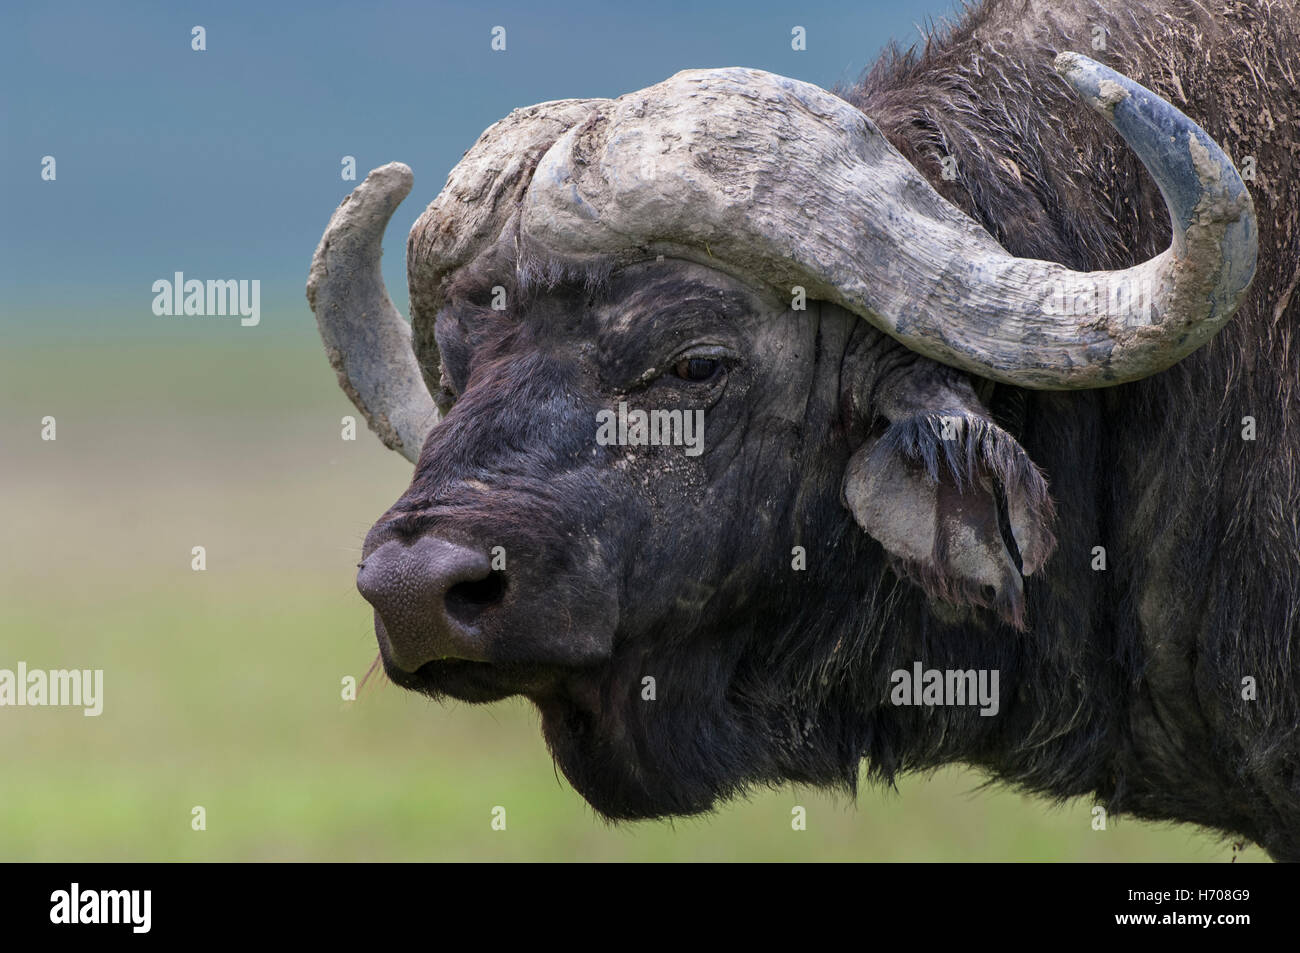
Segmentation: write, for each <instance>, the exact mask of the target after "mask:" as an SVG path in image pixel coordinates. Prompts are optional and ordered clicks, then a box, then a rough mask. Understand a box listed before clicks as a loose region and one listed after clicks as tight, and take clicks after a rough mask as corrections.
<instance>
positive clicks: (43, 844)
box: [0, 318, 1266, 862]
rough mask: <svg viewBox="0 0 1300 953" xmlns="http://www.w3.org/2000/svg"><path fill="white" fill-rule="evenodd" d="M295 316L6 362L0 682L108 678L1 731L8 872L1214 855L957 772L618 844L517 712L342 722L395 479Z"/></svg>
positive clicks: (676, 827) (380, 688)
mask: <svg viewBox="0 0 1300 953" xmlns="http://www.w3.org/2000/svg"><path fill="white" fill-rule="evenodd" d="M309 320H310V319H309V318H308V319H304V320H302V321H301V322H299V324H300V329H296V330H294V331H292V332H282V333H279V334H272V333H253V332H251V331H245V332H242V333H241V332H240V331H239V330H238V329H231V328H229V327H224V328H222V329H220V330H218V331H213V332H209V333H204V334H196V335H193V336H180V335H176V336H174V337H171V336H169V337H167V338H163V339H160V340H154V341H152V342H150V343H147V344H141V343H140V342H138V341H133V340H129V339H118V340H115V339H111V338H108V339H104V340H100V341H94V340H87V339H84V338H73V337H69V338H68V339H67V340H65V341H62V342H54V341H51V340H48V339H46V340H45V341H44V343H38V342H35V341H26V342H24V341H22V340H14V341H11V342H10V343H9V344H8V345H6V347H5V348H4V351H3V354H0V401H3V414H0V487H2V488H3V493H0V526H3V531H4V537H3V542H4V545H3V547H0V668H13V667H14V666H15V665H16V664H17V662H18V661H19V660H23V661H26V662H27V663H28V665H29V666H30V667H34V668H35V667H40V668H68V667H76V668H102V669H103V670H104V680H105V691H104V695H105V701H104V712H103V714H102V715H101V716H100V717H98V718H87V717H84V716H83V715H82V713H81V712H80V710H72V709H34V708H22V709H19V708H0V765H2V766H3V767H2V768H0V860H5V861H12V860H76V861H83V860H489V859H498V860H778V859H782V860H897V861H902V860H914V861H923V860H1087V861H1119V860H1124V861H1131V860H1193V861H1217V862H1226V861H1228V860H1230V859H1231V858H1232V850H1231V847H1230V846H1229V845H1227V844H1225V843H1224V842H1222V841H1221V840H1219V839H1218V838H1215V837H1213V836H1210V835H1207V834H1204V833H1199V832H1197V831H1195V830H1194V829H1192V828H1189V827H1173V826H1158V825H1150V824H1145V823H1141V822H1137V821H1133V820H1128V819H1118V820H1117V819H1114V818H1112V819H1111V820H1110V823H1109V825H1108V829H1107V830H1106V831H1094V830H1093V829H1092V826H1091V821H1092V815H1091V813H1090V809H1091V807H1092V805H1091V804H1090V803H1088V802H1086V801H1074V802H1071V803H1069V804H1067V805H1065V806H1063V807H1059V808H1058V807H1052V806H1050V805H1046V804H1044V803H1043V802H1041V801H1038V800H1036V799H1032V798H1026V797H1022V796H1020V795H1018V794H1015V793H1012V792H1008V791H1005V790H997V789H981V788H980V785H981V784H982V781H983V779H982V778H981V777H979V776H977V775H975V774H973V773H970V772H966V771H962V770H957V769H953V770H947V771H943V772H940V773H938V774H936V775H934V776H932V777H928V778H922V777H912V778H908V779H906V780H905V781H904V782H903V783H901V784H900V787H899V790H898V791H885V790H881V789H878V788H870V787H867V788H864V789H863V791H862V793H861V794H860V796H859V797H858V799H857V802H856V804H853V803H848V802H847V801H846V800H845V799H843V798H834V797H829V796H826V795H823V794H821V793H817V792H814V791H811V790H807V789H796V788H789V787H787V788H784V789H780V790H775V791H769V792H763V793H760V794H757V795H755V796H754V797H753V798H752V799H751V800H749V801H746V802H743V803H735V804H729V805H726V806H724V807H723V808H722V809H721V810H720V811H719V812H718V813H717V814H715V815H713V816H709V817H704V818H697V819H691V820H688V821H678V822H676V823H674V824H666V823H655V824H639V825H632V826H622V827H611V826H609V825H607V824H605V823H604V822H602V821H601V820H599V819H598V818H597V817H596V816H595V815H594V813H593V812H592V811H591V809H590V808H588V807H587V806H586V804H585V802H583V801H582V799H581V798H580V797H578V795H577V794H575V793H574V792H573V791H572V789H571V788H570V787H569V786H568V784H567V782H565V781H564V780H563V779H562V777H557V774H556V771H555V769H554V768H553V766H552V764H551V761H550V758H549V757H548V755H547V754H546V751H545V747H544V745H543V743H542V740H541V737H540V735H539V732H538V728H537V719H536V716H535V715H534V714H533V713H532V711H531V710H530V709H529V708H528V706H526V705H525V704H523V703H521V702H514V703H505V704H500V705H495V706H491V707H488V708H478V707H471V706H465V705H456V706H446V707H443V706H438V705H435V704H433V703H430V702H427V701H424V700H422V699H419V698H416V697H414V696H409V695H407V694H406V693H404V692H401V691H399V690H398V689H396V688H394V687H392V686H391V685H388V684H386V683H385V682H384V681H383V678H382V675H381V676H380V677H379V678H378V679H372V680H371V681H370V683H369V684H368V685H367V687H366V688H365V690H363V691H362V693H361V696H360V698H359V699H358V700H357V701H356V702H350V703H349V702H343V701H342V700H341V698H340V686H341V682H342V679H343V678H344V677H345V676H348V675H352V676H355V677H357V678H358V679H360V676H361V675H363V674H364V672H365V671H366V669H367V668H368V666H369V665H370V663H371V661H372V659H373V658H374V655H375V649H374V638H373V635H372V633H371V631H370V613H369V611H368V607H367V606H366V605H365V603H364V602H363V601H362V600H361V598H360V597H359V596H358V595H357V593H356V591H355V589H354V588H353V583H352V579H353V573H354V571H355V569H354V564H355V562H356V560H357V554H358V549H359V546H360V541H361V538H362V536H363V535H364V533H365V531H366V529H367V528H368V527H369V525H370V522H371V521H372V520H373V519H374V518H375V517H376V516H377V515H378V514H379V513H381V512H382V511H383V510H384V508H385V507H386V506H387V505H388V504H389V503H390V502H392V500H393V499H395V498H396V496H397V495H398V494H399V493H400V492H401V490H402V488H403V487H404V485H405V481H406V479H407V477H408V475H409V468H408V467H407V465H406V464H405V463H404V462H403V461H402V460H400V459H399V458H398V457H397V456H396V455H395V454H392V453H389V452H388V451H386V450H384V449H383V448H382V447H381V446H380V445H379V443H378V441H376V440H375V439H374V438H373V437H372V436H371V435H369V434H368V433H364V432H363V433H362V434H361V435H360V436H359V439H358V440H357V441H356V442H355V443H347V442H343V441H342V440H340V439H339V418H340V417H341V416H342V415H343V414H346V413H349V412H351V411H352V408H351V406H350V405H349V404H348V403H347V401H346V399H345V398H344V397H343V396H342V394H341V393H340V392H339V391H338V389H337V387H336V385H335V383H334V377H333V372H332V371H331V370H330V369H329V367H328V365H327V363H326V361H325V358H324V356H323V353H322V351H321V348H320V345H319V341H318V340H317V339H316V338H315V332H314V330H313V329H312V327H311V326H310V324H309ZM266 323H268V324H269V323H270V322H266ZM45 415H53V416H55V418H56V420H57V427H58V431H57V434H58V437H57V440H55V441H53V442H44V441H42V440H41V439H40V436H39V433H40V421H41V418H42V417H44V416H45ZM197 545H202V546H204V547H205V548H206V551H207V569H206V571H204V572H194V571H192V570H191V568H190V560H191V548H192V547H194V546H197ZM196 805H200V806H202V807H203V808H204V809H205V811H206V830H203V831H194V830H192V829H191V810H192V808H193V807H195V806H196ZM794 805H802V806H804V807H805V808H806V809H807V814H808V823H807V830H806V831H793V830H791V825H790V817H791V813H790V812H791V808H792V807H793V806H794ZM496 806H502V807H505V808H506V818H507V824H506V830H504V831H494V830H493V829H492V827H491V824H490V821H491V812H492V809H493V808H494V807H496ZM1240 859H1241V861H1249V860H1263V859H1266V858H1265V856H1264V854H1263V853H1262V851H1260V850H1259V849H1258V848H1255V847H1251V848H1248V849H1247V850H1246V851H1244V852H1243V853H1242V854H1241V857H1240Z"/></svg>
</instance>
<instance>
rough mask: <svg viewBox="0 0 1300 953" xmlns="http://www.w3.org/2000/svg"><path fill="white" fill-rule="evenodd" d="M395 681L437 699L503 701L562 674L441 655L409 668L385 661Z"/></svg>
mask: <svg viewBox="0 0 1300 953" xmlns="http://www.w3.org/2000/svg"><path fill="white" fill-rule="evenodd" d="M384 671H385V672H386V673H387V675H388V678H389V680H390V681H392V682H393V684H395V685H397V686H399V687H401V688H405V689H407V690H409V691H413V692H418V693H420V694H421V695H427V696H428V697H430V698H433V699H443V698H454V699H456V700H457V701H463V702H470V703H473V704H486V703H488V702H495V701H501V700H502V699H504V698H509V697H511V696H512V695H529V694H532V693H535V692H539V691H545V690H546V689H547V688H548V687H549V686H551V685H553V684H554V683H555V681H556V679H557V678H558V674H557V673H556V672H555V671H554V670H552V669H550V668H549V667H547V666H541V665H530V664H526V663H519V662H503V663H495V662H475V661H470V660H468V659H453V658H448V659H438V660H436V661H432V662H425V663H424V664H423V665H421V666H420V667H419V668H417V669H416V670H415V671H413V672H406V671H403V670H402V669H399V668H397V667H396V666H394V665H390V664H389V663H388V661H387V660H385V661H384Z"/></svg>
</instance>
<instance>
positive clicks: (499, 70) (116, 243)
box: [0, 0, 954, 334]
mask: <svg viewBox="0 0 1300 953" xmlns="http://www.w3.org/2000/svg"><path fill="white" fill-rule="evenodd" d="M953 9H954V4H952V3H951V2H948V0H942V2H937V0H892V2H879V0H856V2H838V0H837V2H823V3H818V4H816V5H815V7H814V8H813V10H812V11H811V12H810V9H809V7H807V6H806V5H804V4H800V3H791V2H784V3H777V2H768V0H760V2H748V3H744V4H741V3H720V4H713V5H707V6H706V5H704V4H693V3H676V2H667V3H664V2H654V3H644V4H638V5H635V6H633V5H630V4H612V3H609V2H575V0H560V2H556V3H549V4H547V3H541V4H538V3H533V4H529V3H498V4H490V3H489V4H450V3H413V2H407V3H379V4H374V3H371V2H360V0H358V2H352V3H328V2H326V3H296V4H276V3H235V2H222V3H199V4H184V3H134V4H125V5H110V4H105V3H95V2H79V3H66V2H58V0H55V2H52V3H21V2H19V3H14V2H9V3H6V4H5V5H4V9H3V12H0V89H3V90H4V92H3V94H0V95H2V96H3V100H2V106H0V109H2V110H3V112H2V113H0V136H2V137H0V144H2V147H0V164H2V165H0V173H3V181H4V182H5V183H6V195H5V202H4V208H3V214H2V218H0V220H2V221H3V228H2V229H0V238H2V240H3V246H2V247H0V255H2V260H3V265H2V266H0V301H4V302H5V304H4V306H3V315H2V316H0V321H3V323H4V324H5V325H6V326H7V327H8V329H10V330H13V329H14V328H15V327H23V328H25V329H26V330H28V331H31V330H33V327H32V326H33V324H34V323H37V324H39V325H40V326H42V327H44V328H46V329H47V330H49V331H51V332H52V333H53V332H57V331H58V330H60V329H63V330H67V331H76V330H78V329H84V328H85V327H86V326H87V325H94V326H96V327H97V328H99V329H100V331H101V332H102V333H105V334H114V333H124V334H135V333H142V332H143V333H151V332H152V331H154V330H157V329H158V328H159V326H160V325H159V322H163V321H166V320H167V319H165V318H159V317H156V316H154V315H153V313H152V311H151V308H150V305H151V302H152V300H153V294H152V292H151V291H150V288H151V285H152V283H153V281H154V280H156V279H159V278H170V277H171V275H172V274H173V272H176V271H183V272H185V273H186V275H187V276H189V277H197V278H246V279H253V278H257V279H259V280H260V281H261V299H262V314H263V322H262V326H261V327H262V332H261V333H266V332H268V331H270V332H272V333H274V331H275V330H276V329H277V327H281V326H284V325H286V324H293V323H298V322H301V321H304V320H305V321H307V322H310V312H308V310H307V307H306V301H305V299H304V296H303V286H304V283H305V281H306V275H307V267H308V264H309V262H310V259H311V253H312V251H313V249H314V248H315V246H316V242H317V240H318V239H319V237H320V233H321V231H322V230H323V228H324V226H325V223H326V221H327V220H328V218H329V215H330V213H331V212H332V211H333V209H334V208H335V207H336V206H337V204H338V202H339V201H340V200H341V199H342V197H343V196H344V195H346V194H347V192H348V191H349V190H350V189H351V188H352V187H353V186H354V185H355V184H356V183H349V182H344V181H343V180H342V179H341V178H340V175H339V172H340V160H341V158H342V157H343V156H344V155H353V156H355V157H356V160H357V166H358V181H359V180H360V178H362V177H364V175H365V172H366V171H368V170H369V169H371V168H373V167H374V166H377V165H382V164H383V163H385V162H389V161H393V160H400V161H402V162H405V163H407V164H408V165H410V166H411V167H412V169H413V170H414V172H415V188H414V190H413V192H412V194H411V196H410V197H409V198H408V199H407V200H406V203H405V204H403V206H402V207H401V208H400V209H399V210H398V212H397V214H396V216H395V217H394V220H393V224H392V225H391V226H390V228H389V233H388V238H387V241H386V243H385V248H386V252H385V257H384V269H385V274H386V276H387V280H388V286H389V290H390V292H391V294H392V295H393V298H394V301H395V302H396V303H397V305H398V307H399V309H401V310H402V311H403V313H405V311H406V281H405V268H404V263H403V261H402V256H403V253H404V243H405V238H406V233H407V231H408V230H409V228H410V226H411V224H412V223H413V222H414V221H415V219H416V217H418V215H419V214H420V212H421V211H423V209H424V207H425V205H427V204H428V203H429V202H430V201H431V200H432V199H433V198H434V196H435V195H436V194H437V193H438V190H439V189H440V188H441V187H442V184H443V182H444V181H445V178H446V175H447V172H448V171H449V170H450V169H451V167H452V166H453V165H454V164H455V163H456V162H457V161H458V160H459V158H460V156H461V154H462V153H463V152H464V150H465V149H467V148H468V147H469V146H470V145H471V144H472V143H473V142H474V140H475V139H476V138H477V137H478V135H479V133H480V132H481V131H482V130H483V129H484V128H486V127H487V126H488V125H490V124H491V123H492V122H494V121H496V120H497V119H499V118H501V117H502V116H504V115H505V114H506V113H508V112H509V111H510V110H511V109H513V108H515V107H518V106H525V105H529V104H532V103H535V102H541V101H544V100H548V99H561V98H566V97H575V96H617V95H620V94H622V93H625V92H628V91H631V90H635V89H639V88H641V87H643V86H647V85H650V84H652V83H655V82H658V81H659V80H661V79H664V78H666V77H667V76H669V75H671V74H672V73H674V72H676V71H677V70H680V69H686V68H691V67H708V66H753V67H758V68H761V69H767V70H772V71H774V72H778V73H783V74H785V75H789V76H794V77H797V78H799V79H804V80H808V81H810V82H815V83H818V84H819V85H822V86H827V87H829V86H832V85H834V84H835V83H837V82H847V81H850V80H852V79H853V78H854V77H855V76H856V75H857V74H858V73H859V72H860V70H861V69H862V68H863V67H864V66H866V65H867V64H868V63H870V62H871V60H872V59H874V57H875V56H876V54H877V53H878V52H879V50H880V49H881V47H882V46H883V45H884V44H885V43H886V42H887V41H888V40H890V39H891V38H893V39H897V40H899V41H901V42H903V43H904V44H910V43H912V42H913V41H915V40H916V39H917V37H918V33H917V29H916V24H917V23H919V22H923V21H925V20H926V19H927V18H936V17H942V16H951V15H952V12H953ZM195 25H201V26H203V27H204V28H205V29H206V42H207V49H206V51H204V52H195V51H193V50H192V49H191V28H192V27H193V26H195ZM497 25H500V26H504V27H505V28H506V50H505V51H504V52H494V51H493V50H492V49H491V47H490V43H491V30H492V28H493V27H494V26H497ZM795 25H800V26H803V27H804V28H805V29H806V31H807V44H808V48H807V50H806V51H804V52H795V51H793V50H792V49H791V45H790V38H791V29H792V27H793V26H795ZM47 155H52V156H54V157H55V160H56V163H57V166H56V169H57V178H56V180H55V181H53V182H49V181H43V180H42V178H41V174H40V173H41V160H42V157H43V156H47ZM37 319H38V320H37ZM231 326H232V328H238V321H237V320H236V321H234V322H233V323H232V325H231ZM248 332H249V329H244V333H248Z"/></svg>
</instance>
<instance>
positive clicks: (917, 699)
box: [889, 662, 999, 716]
mask: <svg viewBox="0 0 1300 953" xmlns="http://www.w3.org/2000/svg"><path fill="white" fill-rule="evenodd" d="M889 682H890V684H891V685H893V688H892V689H891V690H890V692H889V700H890V702H892V703H893V704H894V705H979V706H980V715H982V716H992V715H996V714H997V713H998V708H999V704H998V670H997V669H996V668H994V669H987V668H979V669H976V668H968V669H959V668H956V669H954V668H948V669H937V668H929V669H927V668H925V666H923V665H922V664H921V663H920V662H913V663H912V670H911V671H910V672H909V671H907V670H906V669H902V668H900V669H897V670H896V671H894V672H893V673H891V674H890V676H889Z"/></svg>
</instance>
